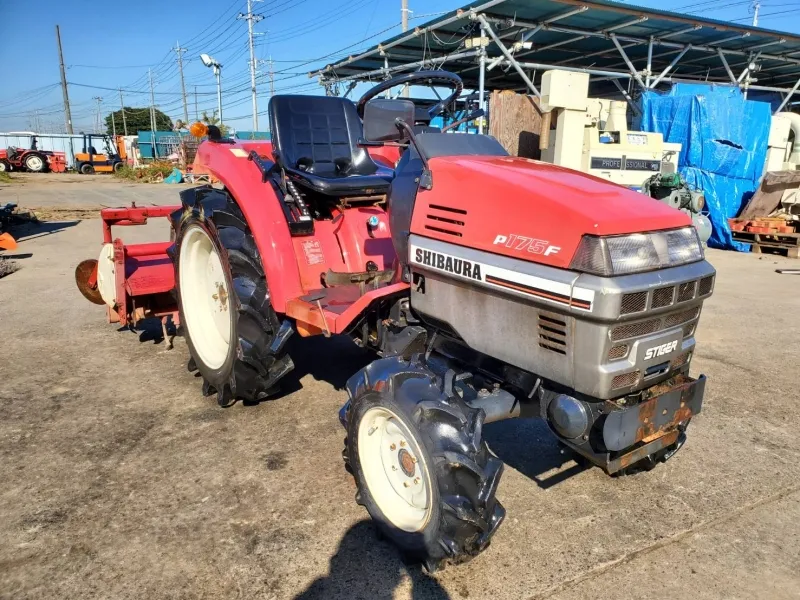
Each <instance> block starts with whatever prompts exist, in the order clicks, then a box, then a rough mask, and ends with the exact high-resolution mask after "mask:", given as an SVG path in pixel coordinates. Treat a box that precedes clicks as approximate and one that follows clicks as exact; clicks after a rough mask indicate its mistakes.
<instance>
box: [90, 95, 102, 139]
mask: <svg viewBox="0 0 800 600" xmlns="http://www.w3.org/2000/svg"><path fill="white" fill-rule="evenodd" d="M92 100H94V101H95V102H97V115H96V116H95V119H94V132H95V133H100V111H101V108H100V107H101V106H102V104H103V99H102V98H101V97H100V96H93V97H92Z"/></svg>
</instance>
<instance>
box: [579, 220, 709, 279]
mask: <svg viewBox="0 0 800 600" xmlns="http://www.w3.org/2000/svg"><path fill="white" fill-rule="evenodd" d="M702 259H703V247H702V246H701V244H700V239H699V238H698V237H697V231H696V230H695V228H694V227H683V228H681V229H671V230H669V231H654V232H652V233H636V234H632V235H620V236H613V237H597V236H593V235H585V236H583V239H582V240H581V243H580V246H578V251H577V252H575V257H574V258H573V259H572V263H571V264H570V268H571V269H573V270H575V271H581V272H583V273H592V274H594V275H602V276H613V275H630V274H631V273H641V272H643V271H653V270H655V269H666V268H669V267H677V266H679V265H685V264H687V263H692V262H697V261H698V260H702Z"/></svg>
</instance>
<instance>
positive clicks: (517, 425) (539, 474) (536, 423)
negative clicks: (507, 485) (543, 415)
mask: <svg viewBox="0 0 800 600" xmlns="http://www.w3.org/2000/svg"><path fill="white" fill-rule="evenodd" d="M483 439H484V440H486V443H487V444H489V448H490V449H491V450H492V452H494V454H496V455H497V458H499V459H500V460H502V461H503V462H504V463H505V464H507V465H508V466H509V467H512V468H514V469H516V470H517V471H519V472H520V473H522V474H523V475H525V476H526V477H528V478H530V479H532V480H533V481H534V482H535V483H536V485H538V486H539V487H540V488H542V489H545V490H546V489H549V488H551V487H553V486H554V485H558V484H559V483H561V482H562V481H565V480H566V479H569V478H570V477H574V476H575V475H578V474H579V473H581V472H583V471H585V470H587V468H589V467H584V466H581V465H579V464H578V463H576V462H575V461H574V460H573V454H572V451H571V450H569V449H567V448H564V447H562V446H561V445H560V444H559V443H558V441H557V440H556V438H555V436H554V435H553V434H552V433H551V432H550V430H549V429H548V427H547V424H546V423H545V422H544V421H543V420H542V419H510V420H508V421H498V422H495V423H488V424H486V425H484V426H483ZM565 467H566V468H565Z"/></svg>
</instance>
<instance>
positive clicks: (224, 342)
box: [168, 187, 294, 407]
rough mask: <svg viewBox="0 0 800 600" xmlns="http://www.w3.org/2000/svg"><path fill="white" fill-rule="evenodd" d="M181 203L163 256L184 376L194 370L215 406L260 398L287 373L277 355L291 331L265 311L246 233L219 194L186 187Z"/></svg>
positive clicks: (287, 363)
mask: <svg viewBox="0 0 800 600" xmlns="http://www.w3.org/2000/svg"><path fill="white" fill-rule="evenodd" d="M181 201H182V203H183V208H181V209H180V210H178V211H177V212H176V213H174V214H173V215H172V221H173V229H174V230H175V231H176V232H177V233H176V236H175V243H174V245H173V246H171V247H170V249H169V250H168V253H169V254H170V255H171V257H172V259H173V262H174V264H175V284H176V286H175V287H176V291H177V297H178V310H179V313H180V321H181V324H182V326H183V329H184V335H185V337H186V343H187V345H188V346H189V352H190V354H191V360H190V363H189V364H190V369H191V370H194V369H197V370H199V371H200V374H201V375H202V376H203V393H204V395H207V396H209V395H212V394H216V395H217V402H218V403H219V404H220V406H223V407H227V406H230V405H232V404H234V403H235V401H236V400H237V399H242V400H245V401H251V402H255V401H258V400H261V399H263V398H266V397H267V396H269V395H270V394H273V393H275V392H276V391H277V383H278V380H279V379H280V378H281V377H283V376H284V375H285V374H286V373H288V372H289V371H291V370H292V368H294V363H292V360H291V358H289V356H288V355H286V354H284V353H283V351H282V349H283V345H284V343H285V342H286V340H287V339H288V337H289V335H290V333H291V331H292V330H291V328H290V327H289V326H288V324H284V325H281V324H280V322H279V321H278V317H277V315H276V314H275V311H274V310H273V309H272V305H271V304H270V295H269V290H268V288H267V281H266V277H265V275H264V269H263V265H262V264H261V257H260V255H259V253H258V249H257V247H256V243H255V240H254V239H253V236H252V234H251V232H250V228H249V227H248V225H247V222H246V220H245V217H244V215H243V214H242V212H241V211H240V210H239V207H238V206H237V205H236V203H235V202H234V200H233V198H231V197H230V195H229V194H228V193H227V192H225V191H223V190H217V189H214V188H211V187H204V188H193V189H190V190H186V191H185V192H183V193H181Z"/></svg>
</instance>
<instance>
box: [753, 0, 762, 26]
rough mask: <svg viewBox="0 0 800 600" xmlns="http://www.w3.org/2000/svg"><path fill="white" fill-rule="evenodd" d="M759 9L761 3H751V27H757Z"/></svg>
mask: <svg viewBox="0 0 800 600" xmlns="http://www.w3.org/2000/svg"><path fill="white" fill-rule="evenodd" d="M759 8H761V2H759V1H758V0H756V1H755V2H753V27H757V26H758V9H759Z"/></svg>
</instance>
